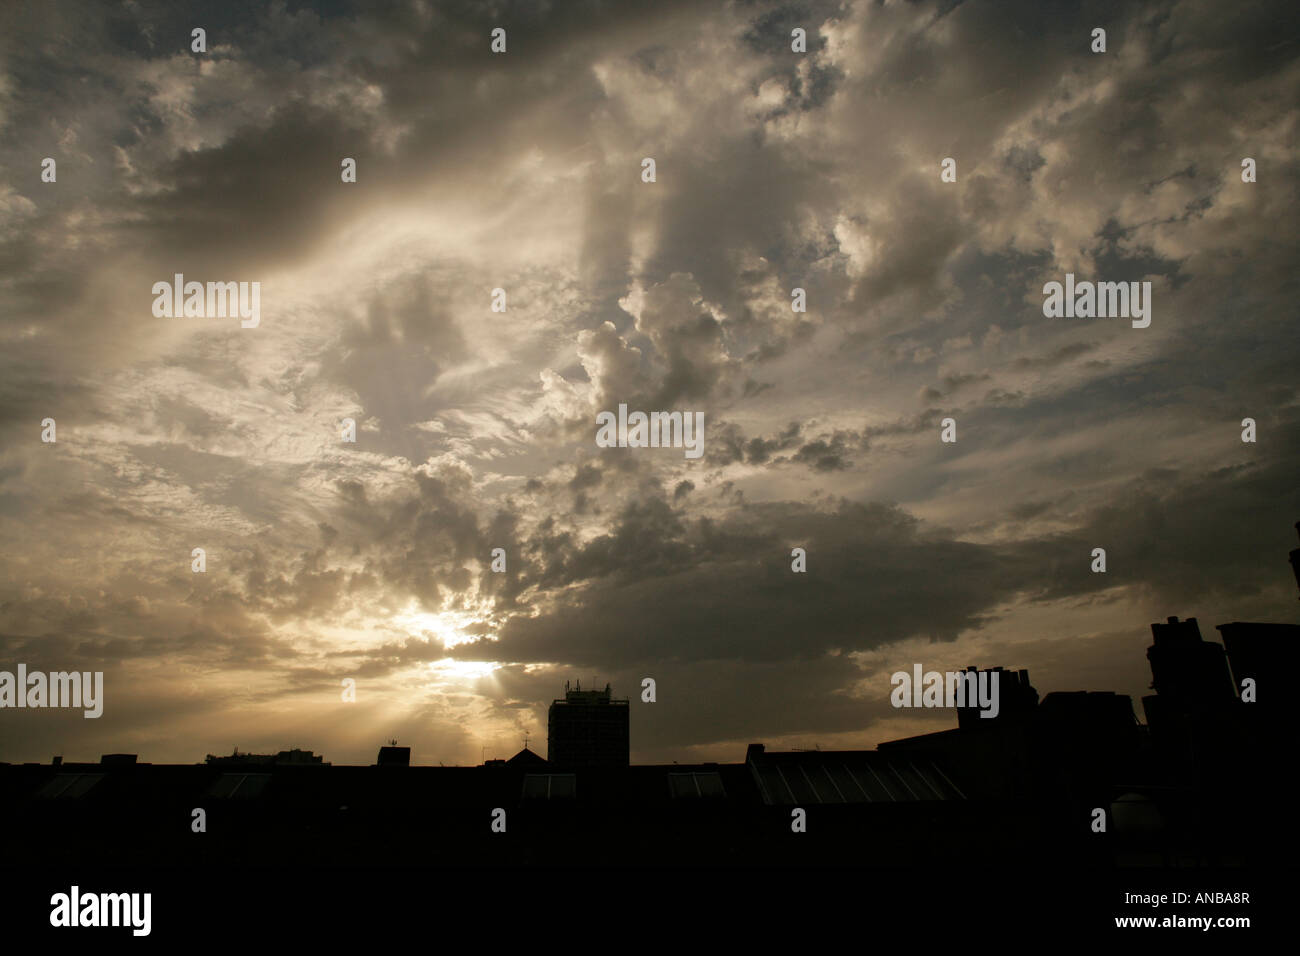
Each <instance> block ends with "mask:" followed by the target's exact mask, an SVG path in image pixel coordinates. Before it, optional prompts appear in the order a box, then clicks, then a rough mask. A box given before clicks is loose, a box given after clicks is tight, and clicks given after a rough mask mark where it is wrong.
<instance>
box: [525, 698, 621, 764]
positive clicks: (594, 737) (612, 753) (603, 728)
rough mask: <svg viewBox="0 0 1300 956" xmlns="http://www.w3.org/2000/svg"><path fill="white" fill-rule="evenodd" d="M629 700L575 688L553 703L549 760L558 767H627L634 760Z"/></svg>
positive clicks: (548, 727)
mask: <svg viewBox="0 0 1300 956" xmlns="http://www.w3.org/2000/svg"><path fill="white" fill-rule="evenodd" d="M628 712H629V707H628V702H627V699H626V698H624V699H621V700H620V699H614V698H612V697H611V696H610V690H609V685H608V684H606V685H605V689H604V690H583V689H582V684H581V683H579V684H578V686H577V687H576V688H574V689H572V690H570V689H569V682H568V681H565V682H564V700H555V701H552V702H551V709H550V713H549V714H548V716H547V722H546V759H547V760H549V761H550V762H551V763H552V764H554V765H556V766H558V767H566V768H568V767H575V768H576V767H626V766H628V764H629V763H630V762H631V757H630V744H629V733H628Z"/></svg>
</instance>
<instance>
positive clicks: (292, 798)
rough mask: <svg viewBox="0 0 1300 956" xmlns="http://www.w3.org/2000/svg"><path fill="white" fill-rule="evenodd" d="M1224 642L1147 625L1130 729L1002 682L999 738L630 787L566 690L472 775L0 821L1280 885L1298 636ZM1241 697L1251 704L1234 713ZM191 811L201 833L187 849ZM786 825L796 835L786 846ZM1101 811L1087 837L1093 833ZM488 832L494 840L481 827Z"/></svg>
mask: <svg viewBox="0 0 1300 956" xmlns="http://www.w3.org/2000/svg"><path fill="white" fill-rule="evenodd" d="M1218 629H1219V631H1220V633H1221V634H1222V635H1223V640H1224V643H1223V644H1222V645H1220V644H1218V643H1217V642H1214V641H1207V640H1206V639H1205V637H1204V636H1203V635H1202V634H1201V631H1200V627H1199V624H1198V623H1197V621H1196V619H1195V618H1188V619H1186V620H1179V619H1178V618H1176V617H1172V618H1169V619H1168V620H1167V621H1164V622H1157V623H1155V624H1153V625H1151V633H1152V643H1151V645H1150V646H1149V648H1148V649H1147V659H1148V662H1149V664H1150V667H1151V674H1152V690H1153V693H1152V694H1150V695H1148V696H1146V697H1144V699H1143V707H1144V711H1145V713H1146V715H1147V723H1146V724H1145V725H1143V724H1140V723H1138V721H1137V718H1136V715H1135V712H1134V707H1133V701H1132V700H1131V699H1130V698H1129V697H1128V696H1126V695H1123V694H1116V693H1112V692H1109V691H1096V690H1077V691H1066V692H1053V693H1049V694H1047V695H1046V696H1044V697H1042V698H1041V700H1040V698H1039V694H1038V691H1037V690H1036V689H1035V688H1034V687H1033V686H1032V685H1031V684H1030V682H1029V674H1028V672H1027V671H1023V670H1020V671H1014V670H1000V669H996V668H995V669H994V671H996V672H997V673H999V690H1000V698H1001V699H1000V708H999V711H1000V712H999V716H998V718H995V719H990V718H981V717H979V716H978V712H977V710H967V711H959V712H957V713H955V714H953V715H952V716H953V718H954V720H955V723H956V724H957V726H956V727H953V728H951V729H949V730H944V731H940V732H938V733H931V734H922V735H919V736H914V737H909V738H904V739H900V740H893V741H888V742H884V743H881V744H880V745H879V746H878V747H877V748H876V749H874V750H858V751H820V750H817V751H791V752H774V751H770V750H768V749H767V748H766V747H765V746H764V745H763V744H761V743H754V744H751V745H750V746H749V748H748V750H747V751H746V753H745V754H744V759H743V762H738V763H702V764H680V765H679V764H668V765H649V766H645V765H631V764H630V762H629V710H630V708H629V706H628V701H627V700H617V699H614V698H613V697H612V694H611V690H610V688H609V686H608V685H607V686H606V687H605V688H604V690H599V691H584V690H582V689H581V687H580V686H579V687H575V688H573V689H569V688H568V687H567V686H566V693H565V697H564V699H563V700H556V701H554V702H553V703H552V704H551V706H550V713H549V721H548V751H547V758H546V759H544V758H542V757H541V756H540V755H538V754H536V753H534V752H533V751H531V750H529V749H528V748H527V746H525V747H524V749H523V750H521V751H520V752H519V753H518V754H516V755H515V756H514V757H512V758H510V759H508V760H489V761H486V762H485V763H484V764H482V765H480V766H476V767H442V766H410V754H409V749H408V748H405V747H397V746H396V745H395V744H392V745H390V746H386V747H384V748H383V749H381V751H380V754H379V758H378V760H377V763H376V765H373V766H331V765H330V764H328V763H326V762H324V761H323V760H322V758H321V757H319V756H317V755H314V754H312V753H311V752H310V751H300V750H288V751H281V752H280V753H278V754H276V755H274V756H272V755H268V754H260V755H259V754H240V753H238V751H236V752H235V753H233V754H231V755H230V756H228V757H214V756H212V755H209V756H208V759H207V760H206V761H205V762H204V763H201V764H193V765H171V766H168V765H153V764H148V763H141V762H139V761H138V760H137V759H136V756H135V755H134V754H105V755H104V757H103V759H102V760H101V761H100V762H98V763H77V762H69V761H66V760H57V759H56V760H55V761H52V762H51V763H49V764H37V763H28V764H20V765H10V764H0V816H3V818H4V819H5V820H7V821H12V823H13V826H12V828H11V831H10V833H9V834H8V836H7V837H6V841H7V842H6V846H7V852H9V853H11V854H12V855H13V856H14V858H15V859H27V858H37V857H38V856H40V855H42V854H43V855H45V856H46V857H49V858H51V859H55V858H57V859H59V860H61V861H62V860H66V861H68V863H69V865H74V864H76V863H77V862H79V861H83V862H84V861H86V860H89V859H92V854H93V859H95V860H102V861H111V862H112V863H113V864H114V865H140V864H144V865H175V864H194V865H202V866H208V865H213V864H217V865H219V864H229V865H231V866H246V865H248V864H249V863H276V862H286V861H292V862H293V863H295V864H313V865H315V864H328V863H334V862H337V860H338V859H339V857H340V855H341V854H342V855H345V856H346V859H347V861H348V862H349V863H353V864H362V865H364V864H384V863H406V864H410V863H413V862H415V861H418V860H420V859H421V854H427V853H429V852H434V853H436V857H437V859H438V861H439V862H440V864H441V865H447V866H478V867H492V866H498V865H508V866H514V865H546V864H548V863H553V862H554V861H557V860H562V859H565V858H567V857H568V856H570V855H571V852H572V847H573V846H574V845H575V843H577V844H579V845H582V844H583V843H584V842H585V843H586V844H587V845H590V846H593V847H599V848H600V850H601V856H602V858H604V857H618V858H619V859H622V860H626V861H632V862H636V863H642V862H645V863H649V864H652V865H653V864H674V865H688V866H708V867H711V866H747V867H748V866H754V867H767V866H786V865H798V866H803V865H806V864H830V865H846V864H847V865H852V866H863V867H871V866H878V867H898V866H899V865H900V862H905V861H917V860H938V861H942V866H944V867H956V869H957V870H961V867H962V865H963V864H960V863H958V862H956V861H957V857H956V856H954V854H956V853H966V854H970V855H971V856H970V859H979V860H981V861H982V860H984V859H985V856H986V855H991V856H990V859H996V860H1002V861H1008V863H1009V865H1015V866H1018V867H1024V868H1026V869H1028V868H1030V867H1032V866H1037V865H1038V864H1040V863H1045V862H1049V861H1050V862H1052V863H1054V864H1056V865H1057V866H1060V867H1067V868H1071V871H1072V872H1078V873H1096V872H1100V871H1102V870H1107V871H1116V870H1125V869H1127V868H1129V867H1139V866H1159V865H1165V866H1177V867H1210V866H1213V867H1226V868H1233V869H1237V868H1241V867H1249V866H1257V865H1266V866H1268V865H1282V864H1285V863H1287V862H1288V861H1286V860H1285V859H1284V856H1283V854H1284V851H1285V850H1286V849H1287V844H1286V843H1285V841H1284V840H1283V839H1282V838H1281V834H1280V832H1279V830H1280V828H1281V826H1282V825H1283V824H1284V822H1285V821H1286V820H1288V819H1289V815H1290V812H1291V808H1290V806H1289V804H1288V803H1287V800H1288V798H1289V793H1288V792H1287V790H1286V788H1284V787H1280V786H1272V785H1270V784H1269V782H1268V781H1261V778H1260V776H1259V772H1260V771H1259V768H1261V767H1266V766H1270V765H1271V763H1275V762H1276V758H1277V757H1278V756H1279V755H1280V754H1284V753H1286V752H1288V750H1287V749H1285V748H1289V747H1290V746H1291V745H1292V744H1293V740H1292V738H1291V737H1290V730H1289V723H1288V722H1287V720H1286V714H1285V709H1289V706H1290V700H1289V696H1288V694H1289V689H1290V686H1289V681H1290V679H1291V676H1292V674H1293V671H1291V670H1290V667H1291V665H1292V663H1294V655H1295V652H1296V647H1297V640H1298V639H1300V628H1298V627H1296V626H1295V625H1292V624H1271V623H1251V622H1232V623H1229V624H1222V625H1219V628H1218ZM1140 647H1141V643H1140V642H1135V644H1134V647H1133V653H1134V655H1136V654H1137V653H1138V651H1139V649H1140ZM969 672H970V671H969V670H968V672H967V673H969ZM976 673H978V672H976ZM1243 682H1254V687H1255V689H1256V690H1257V692H1258V697H1257V701H1252V700H1251V699H1250V698H1249V695H1248V696H1247V698H1246V699H1244V700H1243V699H1242V696H1241V692H1242V689H1243ZM392 768H399V769H392ZM195 808H203V809H204V810H205V811H206V815H207V821H208V829H207V831H206V832H204V833H203V835H202V837H201V838H198V837H196V835H195V833H194V831H192V830H191V829H190V819H191V814H192V813H193V812H194V809H195ZM801 810H802V811H804V812H805V813H806V814H807V819H808V827H807V830H806V832H802V833H799V834H798V835H796V834H795V833H794V832H793V831H792V829H791V815H792V813H796V812H797V811H801ZM1098 810H1101V811H1102V812H1103V814H1104V816H1105V817H1106V819H1107V821H1108V823H1109V825H1108V827H1107V828H1106V829H1105V830H1104V831H1097V830H1094V829H1093V828H1092V827H1090V826H1089V821H1090V820H1091V819H1092V818H1093V816H1094V814H1095V813H1096V812H1097V811H1098ZM497 811H502V812H504V813H505V814H506V816H507V817H508V828H507V830H506V831H504V832H497V831H493V830H492V829H491V828H490V826H489V823H490V820H491V815H492V814H493V813H495V812H497ZM506 833H508V834H509V836H508V838H507V837H506ZM430 848H433V849H432V850H431V849H430ZM983 865H984V864H983V863H982V862H981V863H980V866H981V867H982V866H983ZM990 865H992V864H990Z"/></svg>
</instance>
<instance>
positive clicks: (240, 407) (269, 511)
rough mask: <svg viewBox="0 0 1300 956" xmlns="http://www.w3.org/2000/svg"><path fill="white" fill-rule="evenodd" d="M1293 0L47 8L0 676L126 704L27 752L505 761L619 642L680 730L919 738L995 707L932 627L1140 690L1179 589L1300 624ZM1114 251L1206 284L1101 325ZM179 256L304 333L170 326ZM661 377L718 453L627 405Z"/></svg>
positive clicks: (1188, 600) (6, 60)
mask: <svg viewBox="0 0 1300 956" xmlns="http://www.w3.org/2000/svg"><path fill="white" fill-rule="evenodd" d="M1277 17H1278V7H1277V5H1276V4H1271V3H1266V2H1263V0H1260V2H1246V3H1236V4H1227V5H1225V4H1222V3H1216V2H1214V0H1161V2H1156V3H1149V4H1143V5H1139V6H1135V5H1131V4H1121V3H1099V4H1091V5H1087V6H1085V7H1083V8H1080V7H1079V6H1078V5H1075V4H1065V3H1046V4H1045V3H1041V2H1035V0H1017V2H1012V3H997V4H978V3H960V2H957V3H953V2H948V0H938V2H919V3H918V2H883V3H881V2H875V0H846V2H834V3H821V2H811V3H804V2H801V3H781V2H776V0H758V2H737V3H728V4H693V3H684V2H682V3H664V2H648V0H647V2H626V3H619V4H614V5H610V4H602V3H596V2H572V3H561V4H541V5H538V4H535V3H524V2H519V3H503V4H496V5H492V6H490V7H487V8H485V7H484V6H483V5H481V4H471V3H460V4H444V3H439V2H434V0H407V2H404V3H400V4H395V5H391V6H387V8H386V9H384V10H382V11H380V10H376V9H372V8H371V6H369V5H365V4H353V3H346V2H345V3H319V4H308V3H298V2H287V3H286V2H280V3H274V4H271V5H241V4H235V5H215V6H214V5H211V4H191V5H187V4H184V3H181V4H174V3H155V2H133V3H126V4H121V5H116V6H111V7H110V6H97V5H85V4H79V5H74V4H68V3H62V2H53V3H44V4H37V5H25V6H17V5H11V7H10V8H6V9H5V10H4V11H3V12H0V132H2V133H3V135H2V136H0V304H2V308H0V345H2V346H3V347H2V348H0V669H3V668H10V667H12V666H13V665H15V664H16V663H17V662H20V661H21V662H26V663H28V664H29V665H30V666H31V667H33V668H44V669H50V670H57V669H67V668H76V669H81V670H102V671H104V672H105V686H106V703H105V708H104V715H103V717H102V718H100V719H98V720H84V719H82V718H81V717H80V715H79V714H78V715H76V717H75V719H74V718H73V716H70V715H69V714H65V713H62V712H60V713H54V712H48V711H47V712H42V711H29V710H24V711H10V710H6V711H4V712H3V713H0V759H3V760H36V759H40V760H45V759H48V757H49V756H50V755H51V754H53V753H64V754H66V755H67V756H68V757H69V759H73V758H92V759H93V758H94V757H96V756H97V754H98V753H99V752H104V751H119V750H138V751H139V752H140V753H141V754H142V755H143V759H146V760H154V761H158V762H161V761H193V760H199V759H202V756H203V755H204V754H205V753H207V752H209V751H212V752H217V751H226V752H228V751H229V749H230V747H231V746H232V745H238V746H239V747H240V748H241V749H248V750H253V749H259V748H270V749H275V750H278V749H281V748H284V747H288V746H293V745H297V746H302V747H311V748H313V749H316V750H317V751H318V752H324V753H325V755H326V758H327V759H331V760H334V761H335V762H370V761H371V760H373V757H374V751H375V749H376V747H377V746H378V745H379V744H380V743H381V742H382V741H383V740H384V739H386V738H388V737H391V736H394V735H396V736H398V737H399V738H401V739H402V742H403V743H410V744H411V745H412V746H413V747H414V751H415V760H416V762H422V763H433V762H436V761H443V762H446V763H456V762H461V763H471V762H472V763H477V762H478V761H479V760H480V759H481V758H482V757H483V756H485V755H486V756H509V755H511V754H512V753H513V752H514V751H515V750H517V749H518V746H519V743H520V741H521V740H522V738H523V736H524V734H525V733H531V734H532V735H533V737H534V738H535V739H540V738H541V737H542V735H543V733H544V727H545V710H546V706H547V705H548V704H549V702H550V700H551V699H552V698H554V697H556V696H557V695H559V693H560V690H561V688H562V687H563V683H564V681H565V680H566V679H569V678H571V677H573V678H582V679H584V680H595V681H598V682H599V683H601V684H603V683H605V682H607V681H608V682H609V683H611V684H612V685H613V688H614V690H615V692H616V693H618V694H620V695H625V696H630V697H632V698H633V700H634V703H633V708H634V710H633V717H632V720H633V726H632V742H633V759H634V760H652V759H653V760H673V759H679V757H681V758H684V759H722V760H735V759H739V758H740V756H741V754H742V753H743V749H742V748H743V746H744V743H746V742H747V741H749V740H765V741H767V742H769V743H772V744H775V745H781V744H783V743H784V744H787V745H795V744H797V745H810V744H812V743H822V744H823V745H829V744H831V743H838V744H840V745H845V746H869V745H872V744H873V743H875V742H877V741H880V740H886V739H890V738H892V737H897V736H902V735H905V734H908V733H912V732H916V731H918V730H922V729H938V728H939V727H941V726H943V721H944V720H948V719H949V718H948V716H946V715H944V716H941V715H930V716H926V715H922V716H920V717H918V716H916V715H900V714H899V713H898V712H896V711H893V710H892V709H891V708H890V707H889V706H888V703H887V699H888V690H889V684H888V677H887V675H888V673H889V672H890V671H891V670H893V669H896V668H897V667H898V666H910V664H911V663H913V662H916V661H921V662H923V663H925V664H926V665H927V666H929V665H930V664H933V665H934V666H936V667H938V666H964V665H966V664H980V665H986V666H987V665H996V664H1003V665H1006V666H1015V667H1020V666H1027V667H1030V668H1032V670H1033V676H1034V681H1035V683H1036V685H1037V686H1038V687H1039V689H1040V691H1043V692H1047V691H1050V690H1059V689H1114V690H1119V691H1121V692H1123V693H1129V694H1139V693H1141V692H1142V691H1143V690H1144V689H1145V685H1146V682H1147V681H1148V680H1149V675H1148V674H1147V672H1146V670H1145V667H1146V662H1145V659H1144V657H1143V651H1144V649H1145V646H1146V644H1147V635H1148V633H1149V632H1148V631H1147V626H1148V624H1149V622H1150V621H1153V620H1160V619H1163V618H1164V617H1165V616H1166V615H1168V614H1179V615H1195V616H1198V617H1199V618H1200V619H1201V621H1202V624H1203V626H1204V629H1205V630H1206V631H1211V628H1212V624H1214V623H1219V622H1221V621H1228V620H1234V619H1244V620H1251V619H1255V620H1268V619H1281V620H1294V618H1295V607H1296V604H1295V594H1294V585H1293V582H1292V581H1291V580H1290V575H1289V572H1288V571H1287V568H1286V566H1285V556H1286V552H1287V550H1288V549H1290V548H1291V547H1294V546H1295V541H1294V532H1293V531H1292V530H1291V526H1292V523H1293V522H1294V521H1295V520H1296V519H1297V518H1300V483H1298V482H1297V481H1296V480H1295V476H1296V475H1297V474H1300V385H1297V381H1296V375H1295V369H1296V367H1297V361H1298V360H1300V338H1297V337H1296V336H1295V334H1294V332H1293V331H1292V328H1291V327H1292V325H1293V324H1294V313H1295V302H1296V301H1297V295H1298V294H1300V289H1298V287H1297V282H1296V279H1295V263H1296V261H1297V252H1298V251H1300V250H1298V248H1297V246H1298V235H1300V232H1298V229H1300V227H1298V226H1297V223H1300V217H1298V216H1297V215H1296V211H1297V198H1298V197H1297V187H1296V183H1297V181H1300V154H1298V153H1297V149H1296V139H1295V133H1296V128H1297V120H1298V119H1300V108H1298V107H1297V105H1296V97H1295V92H1296V90H1297V89H1298V88H1300V59H1298V58H1297V56H1296V49H1295V44H1294V42H1293V41H1292V40H1289V39H1288V35H1287V33H1286V30H1285V29H1284V28H1283V27H1282V25H1281V24H1280V23H1279V22H1278V19H1277ZM498 26H499V27H503V28H505V29H506V30H507V34H508V47H507V52H506V53H504V54H496V53H493V52H492V51H491V49H490V38H489V35H490V32H491V31H492V29H493V28H495V27H498ZM1096 26H1102V27H1104V28H1105V29H1106V31H1107V50H1106V52H1105V53H1104V54H1096V53H1093V52H1091V49H1090V43H1091V40H1090V37H1091V31H1092V29H1093V28H1094V27H1096ZM195 27H202V28H204V29H205V30H206V34H207V50H206V52H203V53H198V52H193V51H192V50H191V46H190V44H191V30H193V29H194V28H195ZM796 27H800V28H803V29H804V30H806V31H807V39H808V43H807V52H805V53H796V52H793V51H792V50H791V44H790V33H791V30H793V29H794V28H796ZM47 157H48V158H52V159H54V160H55V161H56V163H57V180H56V181H54V182H46V181H43V180H42V161H43V160H44V159H45V158H47ZM1247 157H1249V158H1251V159H1253V160H1254V161H1255V163H1256V165H1257V171H1258V172H1257V181H1256V182H1253V183H1247V182H1243V180H1242V176H1241V171H1242V161H1243V159H1245V158H1247ZM647 158H650V159H653V160H654V161H655V180H654V181H653V182H645V181H643V178H642V169H643V166H642V163H643V160H644V159H647ZM947 158H951V159H953V160H955V169H956V180H955V182H945V181H943V180H942V179H941V177H940V169H941V163H942V161H943V160H945V159H947ZM345 159H353V160H355V162H356V169H357V178H356V182H355V183H345V182H343V180H342V177H341V171H342V166H343V161H344V160H345ZM1066 273H1074V274H1075V275H1076V276H1077V277H1078V278H1079V279H1080V280H1092V281H1109V282H1150V283H1151V286H1152V322H1151V324H1150V326H1149V327H1148V328H1144V329H1137V328H1133V327H1132V325H1131V324H1130V322H1129V321H1128V320H1127V319H1125V318H1103V319H1064V318H1047V317H1045V316H1044V314H1043V309H1042V304H1043V293H1042V289H1043V285H1044V283H1046V282H1049V281H1062V280H1063V278H1064V276H1065V275H1066ZM177 274H182V275H183V276H184V277H185V280H187V281H190V280H192V281H197V282H204V283H207V282H258V283H259V284H260V285H259V288H260V295H261V298H260V313H261V320H260V323H259V324H258V326H257V327H256V328H241V326H240V321H239V319H238V317H224V318H223V317H203V318H199V317H193V316H191V317H188V318H180V317H178V318H159V317H156V316H155V315H154V312H153V308H152V306H153V302H154V295H153V293H152V291H151V290H152V287H153V285H154V283H156V282H160V281H161V282H167V283H170V282H172V281H173V277H174V276H175V275H177ZM494 290H503V292H504V303H503V306H502V305H501V304H498V305H497V307H496V308H494V303H496V300H497V299H498V298H499V297H498V296H497V295H496V293H495V292H494ZM796 290H802V291H801V292H796ZM801 302H802V303H804V304H805V305H806V310H805V311H796V309H795V305H796V304H798V303H801ZM620 404H625V405H627V407H628V408H629V409H632V410H642V411H646V412H652V411H661V412H674V411H675V412H683V413H686V412H690V413H695V412H699V413H703V415H704V423H705V440H704V448H703V455H702V456H701V457H699V458H688V457H686V456H685V455H684V454H683V452H682V448H681V447H666V448H660V447H655V448H649V447H647V448H635V447H630V448H629V447H613V448H606V447H600V446H598V445H597V444H596V443H595V440H594V437H595V417H596V414H597V413H598V412H601V411H614V410H616V409H617V408H618V406H619V405H620ZM47 418H52V419H54V420H55V422H56V423H57V442H54V443H48V442H43V441H42V440H41V436H42V430H43V425H42V422H43V420H45V419H47ZM947 418H951V419H954V421H955V428H956V437H957V440H956V441H955V442H952V443H949V442H943V441H941V440H940V429H941V425H942V422H943V420H944V419H947ZM1245 418H1252V419H1254V420H1255V422H1256V425H1257V433H1258V441H1257V442H1255V443H1244V442H1242V440H1241V431H1242V425H1241V422H1242V420H1243V419H1245ZM345 419H350V420H351V421H352V422H353V423H355V429H356V441H355V443H350V442H345V441H344V440H343V436H344V431H345V428H346V426H345V422H344V420H345ZM1098 547H1101V548H1104V549H1105V550H1106V553H1107V571H1106V573H1105V574H1095V573H1093V572H1092V571H1091V570H1090V564H1091V557H1090V556H1091V552H1092V550H1093V549H1094V548H1098ZM196 548H202V549H204V553H205V561H206V570H205V571H204V572H203V573H196V572H195V571H193V570H192V561H193V560H194V558H193V551H194V549H196ZM795 548H803V549H805V550H806V553H807V571H806V573H796V572H794V571H793V570H792V567H791V562H792V555H791V552H792V549H795ZM497 549H499V551H498V550H497ZM494 555H499V556H500V557H499V558H496V557H494ZM494 560H497V562H498V567H499V566H500V562H501V561H504V570H503V571H498V570H494V569H493V562H494ZM646 676H653V677H654V678H655V679H656V681H657V682H658V698H659V699H658V702H657V703H655V704H653V705H649V704H641V703H640V702H639V700H637V696H638V691H639V687H640V681H641V679H642V678H644V677H646ZM348 677H351V678H353V679H355V680H356V682H357V701H356V703H355V704H344V703H343V702H342V701H341V697H340V690H341V682H342V681H343V679H344V678H348Z"/></svg>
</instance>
